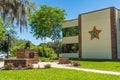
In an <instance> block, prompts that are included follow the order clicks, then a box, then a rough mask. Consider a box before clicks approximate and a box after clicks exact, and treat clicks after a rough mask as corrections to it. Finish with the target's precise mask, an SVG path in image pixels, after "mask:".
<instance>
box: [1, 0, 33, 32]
mask: <svg viewBox="0 0 120 80" xmlns="http://www.w3.org/2000/svg"><path fill="white" fill-rule="evenodd" d="M32 5H33V4H32V3H30V1H29V0H0V15H1V17H2V18H3V20H4V21H5V20H6V19H9V20H10V21H11V23H14V22H16V24H17V25H20V31H21V30H22V27H27V14H28V13H31V10H32V9H33V6H32Z"/></svg>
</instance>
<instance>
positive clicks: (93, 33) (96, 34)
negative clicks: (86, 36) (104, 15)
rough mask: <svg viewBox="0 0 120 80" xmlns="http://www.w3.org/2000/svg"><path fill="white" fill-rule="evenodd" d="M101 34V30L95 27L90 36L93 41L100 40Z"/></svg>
mask: <svg viewBox="0 0 120 80" xmlns="http://www.w3.org/2000/svg"><path fill="white" fill-rule="evenodd" d="M100 32H101V30H97V29H96V27H95V26H94V28H93V30H92V31H89V33H90V35H91V40H92V39H94V38H97V39H99V33H100Z"/></svg>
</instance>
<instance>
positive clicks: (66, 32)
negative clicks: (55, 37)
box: [62, 26, 78, 37]
mask: <svg viewBox="0 0 120 80" xmlns="http://www.w3.org/2000/svg"><path fill="white" fill-rule="evenodd" d="M62 31H63V37H68V36H77V35H78V26H74V27H70V28H63V29H62Z"/></svg>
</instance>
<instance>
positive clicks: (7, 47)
mask: <svg viewBox="0 0 120 80" xmlns="http://www.w3.org/2000/svg"><path fill="white" fill-rule="evenodd" d="M5 43H6V46H5V51H6V52H7V58H9V34H6V40H5Z"/></svg>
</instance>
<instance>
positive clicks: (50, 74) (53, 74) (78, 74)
mask: <svg viewBox="0 0 120 80" xmlns="http://www.w3.org/2000/svg"><path fill="white" fill-rule="evenodd" d="M0 80H120V76H116V75H108V74H99V73H91V72H83V71H77V70H67V69H53V68H51V69H37V70H24V71H23V70H16V71H15V70H11V71H0Z"/></svg>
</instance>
